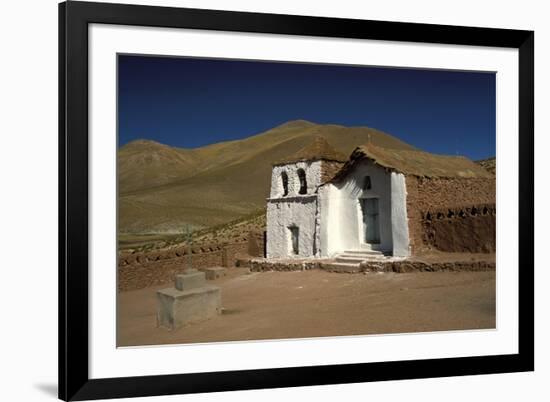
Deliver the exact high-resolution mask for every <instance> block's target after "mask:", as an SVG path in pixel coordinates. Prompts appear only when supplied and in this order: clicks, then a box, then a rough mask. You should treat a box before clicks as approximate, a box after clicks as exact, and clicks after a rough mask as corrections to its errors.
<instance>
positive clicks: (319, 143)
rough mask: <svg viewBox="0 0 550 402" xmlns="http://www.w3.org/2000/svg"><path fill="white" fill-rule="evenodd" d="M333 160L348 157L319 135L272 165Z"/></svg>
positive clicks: (339, 160)
mask: <svg viewBox="0 0 550 402" xmlns="http://www.w3.org/2000/svg"><path fill="white" fill-rule="evenodd" d="M319 160H324V161H335V162H345V161H347V160H348V158H347V157H346V156H345V155H344V154H342V153H340V152H338V151H337V150H335V149H334V148H333V147H332V146H331V145H330V144H329V143H328V141H327V140H326V139H325V138H324V137H321V136H317V137H315V139H314V140H313V142H312V143H310V144H309V145H306V146H305V147H303V148H302V149H300V150H299V151H298V152H296V153H294V154H292V155H290V156H288V157H286V158H284V159H282V160H278V161H276V162H275V163H274V165H284V164H287V163H293V162H299V161H319Z"/></svg>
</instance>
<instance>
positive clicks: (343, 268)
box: [321, 262, 361, 274]
mask: <svg viewBox="0 0 550 402" xmlns="http://www.w3.org/2000/svg"><path fill="white" fill-rule="evenodd" d="M321 268H322V269H324V270H325V271H330V272H339V273H349V274H351V273H357V272H361V268H360V267H359V264H350V263H345V262H332V263H329V264H322V265H321Z"/></svg>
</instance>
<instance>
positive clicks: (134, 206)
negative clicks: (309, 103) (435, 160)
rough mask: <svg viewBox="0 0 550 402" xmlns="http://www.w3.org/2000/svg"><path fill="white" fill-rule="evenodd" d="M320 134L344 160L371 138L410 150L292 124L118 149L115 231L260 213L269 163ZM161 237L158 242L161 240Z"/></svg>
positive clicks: (197, 225) (387, 138) (197, 224)
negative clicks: (212, 140) (191, 144)
mask: <svg viewBox="0 0 550 402" xmlns="http://www.w3.org/2000/svg"><path fill="white" fill-rule="evenodd" d="M319 135H320V136H323V137H325V138H326V139H327V140H328V141H329V142H330V143H331V145H333V146H334V147H335V148H336V149H337V150H338V151H339V152H342V153H343V154H344V155H346V156H347V155H349V154H351V152H352V151H353V149H355V147H356V146H358V145H360V144H364V143H366V142H368V141H369V138H370V141H371V142H372V143H374V144H377V145H381V146H384V147H388V148H401V149H413V147H411V146H410V145H408V144H406V143H404V142H402V141H400V140H398V139H397V138H395V137H392V136H391V135H388V134H385V133H383V132H381V131H378V130H375V129H371V128H368V127H343V126H337V125H318V124H314V123H310V122H306V121H294V122H289V123H286V124H283V125H281V126H278V127H275V128H273V129H271V130H268V131H266V132H264V133H261V134H258V135H255V136H252V137H249V138H245V139H243V140H237V141H227V142H222V143H217V144H212V145H208V146H205V147H202V148H196V149H182V148H173V147H169V146H167V145H163V144H159V143H157V142H154V141H147V140H140V141H134V142H132V143H129V144H126V145H125V146H123V147H122V148H120V150H119V152H118V175H119V176H118V184H119V186H118V188H119V222H118V223H119V230H120V231H121V232H123V233H126V235H127V236H130V234H132V233H151V234H152V233H172V234H171V235H166V236H167V238H168V239H169V240H172V239H173V238H174V237H177V235H176V234H175V233H176V232H177V231H179V230H180V228H181V227H183V226H184V225H185V224H189V225H191V226H193V227H194V229H195V230H200V229H206V228H210V227H215V226H216V225H225V224H226V223H227V222H230V221H233V220H235V219H239V218H240V217H241V216H244V215H247V214H249V213H250V211H254V210H257V209H259V208H263V206H264V205H265V199H266V197H267V196H268V195H269V183H270V175H271V165H272V163H273V162H275V161H278V160H281V159H283V158H285V157H287V156H288V155H291V154H293V153H294V152H296V151H298V150H299V149H300V148H302V147H304V146H305V145H307V144H309V143H310V142H311V141H313V139H314V138H315V137H316V136H319ZM163 240H164V239H160V241H163Z"/></svg>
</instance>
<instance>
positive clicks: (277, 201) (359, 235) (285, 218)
mask: <svg viewBox="0 0 550 402" xmlns="http://www.w3.org/2000/svg"><path fill="white" fill-rule="evenodd" d="M322 163H323V162H322V161H314V162H295V163H289V164H285V165H277V166H274V167H273V171H272V178H271V195H270V198H269V199H268V203H267V257H268V258H292V257H299V258H304V257H333V256H335V255H337V254H339V253H343V252H344V251H348V250H377V251H382V252H384V253H387V254H391V255H394V256H400V257H405V256H408V255H409V254H410V251H409V231H408V219H407V206H406V198H407V193H406V185H405V180H406V178H405V176H404V175H403V174H401V173H396V172H391V171H389V170H386V169H384V168H382V167H380V166H378V165H375V164H374V163H373V162H371V161H370V160H368V159H365V160H363V161H361V162H360V163H358V164H356V165H355V166H354V168H353V170H351V171H350V172H348V173H347V174H346V176H345V177H344V178H343V179H341V180H339V181H338V182H335V183H331V182H329V183H326V184H323V183H321V167H322ZM298 169H303V170H304V171H305V173H306V179H307V194H299V189H300V180H299V177H298V173H297V171H298ZM283 172H286V174H287V176H288V193H287V195H284V186H283V180H282V174H283ZM366 177H369V181H370V188H369V186H366V185H365V183H366V182H365V180H366ZM369 198H375V199H377V201H375V205H377V208H376V212H377V214H376V222H377V223H378V225H377V226H378V230H377V232H376V233H377V236H376V237H377V239H378V240H377V241H371V242H367V240H366V238H365V237H366V235H365V233H366V230H367V228H366V225H367V223H366V222H368V220H366V218H365V210H364V209H363V208H364V207H363V208H362V206H361V205H362V204H361V203H362V202H363V203H364V202H365V201H362V200H365V199H369ZM371 203H372V201H371ZM293 228H298V232H299V235H298V238H299V240H298V243H299V247H298V250H297V251H298V252H296V249H295V248H293V243H292V236H293V233H295V231H296V229H293Z"/></svg>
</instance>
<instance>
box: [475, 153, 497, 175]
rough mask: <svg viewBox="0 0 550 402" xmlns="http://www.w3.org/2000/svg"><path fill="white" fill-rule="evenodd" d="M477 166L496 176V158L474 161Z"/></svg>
mask: <svg viewBox="0 0 550 402" xmlns="http://www.w3.org/2000/svg"><path fill="white" fill-rule="evenodd" d="M476 163H477V164H478V165H481V166H483V167H484V168H485V169H486V170H487V171H489V172H491V173H492V174H496V169H497V159H496V158H494V157H493V158H487V159H482V160H479V161H476Z"/></svg>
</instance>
